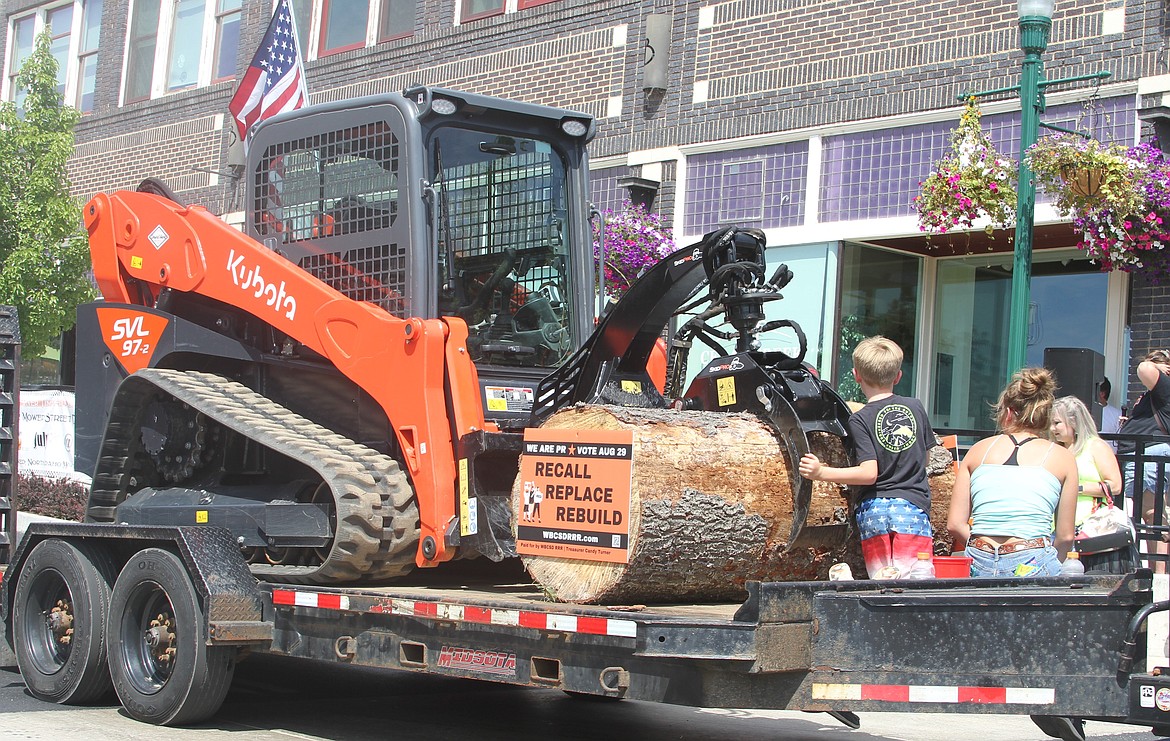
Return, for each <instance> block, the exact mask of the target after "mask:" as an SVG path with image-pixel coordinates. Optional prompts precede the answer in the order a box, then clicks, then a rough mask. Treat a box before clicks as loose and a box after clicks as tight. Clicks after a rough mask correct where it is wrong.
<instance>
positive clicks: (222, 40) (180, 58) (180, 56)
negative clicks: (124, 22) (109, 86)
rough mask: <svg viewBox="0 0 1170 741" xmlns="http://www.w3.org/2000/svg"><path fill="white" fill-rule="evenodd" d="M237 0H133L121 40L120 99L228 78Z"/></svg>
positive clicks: (235, 46)
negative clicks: (122, 74) (123, 74)
mask: <svg viewBox="0 0 1170 741" xmlns="http://www.w3.org/2000/svg"><path fill="white" fill-rule="evenodd" d="M240 6H241V0H135V2H134V5H133V8H132V9H131V15H130V19H131V20H130V32H129V37H128V39H127V43H126V79H125V83H124V90H125V93H124V95H123V98H124V100H125V102H127V103H131V102H135V101H139V100H147V99H149V98H157V97H159V96H162V95H165V94H166V93H171V92H176V91H179V90H189V89H191V88H195V87H201V86H204V85H209V84H211V83H212V82H215V81H218V80H223V79H227V78H230V77H233V76H234V75H235V72H236V54H237V52H238V51H239V45H240Z"/></svg>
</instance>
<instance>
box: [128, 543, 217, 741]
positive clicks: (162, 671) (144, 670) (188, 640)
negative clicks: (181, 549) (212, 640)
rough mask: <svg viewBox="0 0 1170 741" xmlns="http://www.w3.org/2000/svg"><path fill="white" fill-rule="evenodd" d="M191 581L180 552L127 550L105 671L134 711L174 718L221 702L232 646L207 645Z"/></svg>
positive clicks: (192, 718) (203, 713) (202, 715)
mask: <svg viewBox="0 0 1170 741" xmlns="http://www.w3.org/2000/svg"><path fill="white" fill-rule="evenodd" d="M203 622H204V615H203V611H202V609H201V608H200V606H199V599H198V597H197V596H196V594H195V587H194V586H193V585H192V584H191V579H190V578H189V577H188V576H187V572H186V569H184V567H183V563H182V561H180V560H179V558H178V557H177V556H175V555H174V554H172V553H170V552H169V551H164V550H162V549H159V548H147V549H145V550H142V551H139V552H138V553H136V554H135V555H134V557H133V558H131V559H130V560H129V561H128V562H127V563H126V566H125V567H123V569H122V573H121V574H119V575H118V580H117V581H116V582H115V583H114V591H113V594H112V596H111V598H110V621H109V625H108V629H107V637H106V640H107V642H108V643H109V645H110V646H111V647H112V649H111V651H110V676H111V678H112V679H113V682H114V690H115V691H116V692H117V693H118V699H119V700H121V702H122V706H123V707H124V708H126V712H128V713H129V714H130V715H131V717H133V718H134V719H136V720H140V721H143V722H145V723H153V724H155V725H170V726H177V725H183V724H189V723H195V722H198V721H201V720H204V719H206V718H208V717H210V716H212V715H213V714H215V712H216V711H217V710H219V707H220V705H222V704H223V700H224V697H225V696H226V695H227V691H228V688H229V687H230V686H231V680H232V674H234V673H235V649H234V648H232V647H230V646H208V645H207V644H206V642H205V641H204V640H203Z"/></svg>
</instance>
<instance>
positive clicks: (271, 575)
mask: <svg viewBox="0 0 1170 741" xmlns="http://www.w3.org/2000/svg"><path fill="white" fill-rule="evenodd" d="M594 131H595V123H594V121H593V119H592V118H591V117H590V116H588V115H584V114H580V113H575V112H571V111H566V110H561V109H556V108H549V107H544V106H537V105H531V104H524V103H515V102H508V101H503V100H498V99H493V98H488V97H483V96H478V95H471V94H466V93H458V92H454V91H450V90H443V89H436V88H423V87H419V88H413V89H409V90H407V91H405V92H404V93H403V94H401V95H397V94H394V95H384V96H375V97H369V98H363V99H359V100H350V101H344V102H338V103H330V104H325V105H319V106H314V107H311V108H307V109H302V110H299V111H295V112H292V113H289V114H284V115H281V116H277V117H275V118H272V119H270V120H268V121H265V122H263V123H262V124H260V125H258V126H257V127H256V129H255V130H254V132H253V135H252V137H251V138H250V140H249V158H248V163H247V166H246V172H245V176H246V178H247V180H246V183H247V185H246V209H245V225H244V232H243V233H240V232H239V231H237V230H235V229H233V228H231V227H229V226H228V225H227V224H225V223H224V222H223V221H221V220H220V219H218V218H216V217H215V216H213V215H211V214H210V213H208V212H207V211H206V210H204V209H202V208H200V207H198V206H190V207H188V206H185V205H182V204H180V203H178V202H176V200H175V199H174V197H173V196H172V195H171V194H170V193H169V192H168V191H167V189H166V188H165V186H163V185H161V184H159V183H154V182H151V181H148V182H147V183H145V184H144V185H143V187H142V188H140V189H139V191H138V192H117V193H113V194H103V195H98V196H96V197H95V198H93V199H92V200H91V201H90V202H89V203H88V204H87V205H86V207H85V222H86V225H87V228H88V230H89V233H90V241H91V251H92V256H93V264H94V274H95V277H96V279H97V282H98V285H99V286H100V288H101V291H102V294H103V296H104V298H105V300H104V301H103V302H98V303H94V304H90V305H87V306H85V307H82V309H81V310H80V311H79V316H78V328H79V331H78V337H79V338H80V339H79V342H80V343H81V345H80V347H79V349H78V357H79V359H80V362H81V363H82V364H83V365H84V367H82V368H80V369H79V372H78V374H77V378H78V381H77V399H78V413H77V463H78V468H79V470H82V471H86V472H90V473H92V475H93V488H92V493H91V498H90V502H89V506H88V510H87V518H88V520H89V521H92V522H115V523H119V524H130V525H165V524H208V525H217V526H221V527H224V528H226V529H227V530H229V531H230V532H231V533H232V536H233V537H234V538H235V540H236V542H237V543H238V545H239V546H240V548H241V549H242V550H243V551H244V553H245V554H246V557H247V559H248V561H249V562H250V563H251V564H253V569H254V572H255V573H257V574H259V575H262V576H264V578H267V579H270V580H276V581H286V582H295V583H308V584H331V583H337V582H345V581H355V580H359V579H373V580H378V579H387V578H393V577H396V576H399V575H401V574H403V573H405V572H406V571H408V570H410V569H411V568H412V567H414V566H416V565H418V566H434V565H437V564H440V563H443V562H446V561H449V560H451V559H453V558H457V557H467V556H475V555H486V556H488V557H489V558H491V559H493V560H500V559H502V558H504V557H506V556H512V555H515V548H514V544H513V543H512V535H511V532H512V527H511V517H512V509H511V506H510V498H511V486H512V481H513V479H514V478H515V475H516V471H517V460H518V457H519V454H520V445H519V438H520V434H519V433H520V432H521V431H522V430H523V429H524V428H525V427H526V426H529V425H531V424H534V423H537V422H539V421H540V420H541V419H543V418H544V417H546V416H547V415H548V414H549V413H550V412H551V411H553V410H555V409H557V408H559V407H561V406H564V405H566V404H570V403H574V402H580V401H600V402H605V403H618V404H625V405H636V406H667V405H668V404H671V403H674V404H676V405H677V406H679V407H681V408H686V409H716V410H719V411H742V410H751V411H756V412H758V413H760V414H761V415H763V416H765V417H766V418H768V419H769V420H770V421H771V422H772V423H773V424H774V426H775V427H776V429H777V430H778V431H779V433H780V435H781V436H782V438H783V439H784V441H785V442H786V443H787V446H788V449H789V451H790V453H791V454H793V455H797V454H799V453H800V452H802V451H804V450H806V449H807V442H806V439H805V432H806V431H810V430H821V431H827V432H831V433H833V434H836V435H840V436H845V434H846V433H845V428H844V426H843V424H842V420H843V419H844V417H845V416H846V415H847V411H846V410H845V408H844V405H843V404H842V403H841V401H840V399H838V398H837V397H836V395H835V394H833V393H832V391H831V390H829V389H828V388H827V387H825V386H824V384H822V383H821V382H820V381H819V380H818V379H817V377H816V376H815V374H813V373H812V372H811V370H810V369H809V367H808V366H807V365H806V364H804V363H803V362H802V356H803V336H802V335H799V328H796V327H794V326H793V325H792V323H791V322H771V323H762V322H763V319H764V314H763V305H764V303H765V302H767V301H771V300H773V299H776V298H779V293H778V291H779V288H780V287H782V286H783V284H784V283H786V282H787V280H789V279H790V278H791V273H789V272H788V271H787V270H786V269H785V268H783V267H782V269H780V270H778V271H776V273H775V274H774V275H773V276H772V277H771V279H769V280H765V277H764V261H763V252H764V248H763V235H762V234H761V233H758V232H752V231H750V230H749V231H741V230H737V229H733V228H729V229H725V230H722V231H720V232H717V233H713V234H711V235H709V236H708V238H707V239H705V240H704V241H703V242H701V243H700V244H698V245H695V246H694V247H692V248H687V249H685V250H680V251H679V252H678V253H676V255H674V256H672V257H671V258H670V259H668V260H664V261H663V262H662V263H660V264H659V266H658V267H656V268H655V269H654V270H652V271H650V272H649V273H648V274H647V275H646V276H644V277H643V279H642V281H641V282H640V283H639V284H638V286H637V287H636V289H635V290H632V291H631V292H630V295H629V296H628V297H627V298H626V299H625V300H623V301H622V302H620V303H619V304H618V306H617V307H616V308H615V309H614V310H613V311H612V312H610V313H609V314H608V315H607V316H606V317H604V318H603V319H602V321H601V322H600V323H598V325H597V327H596V329H595V328H594V317H593V315H592V312H591V307H592V306H593V305H594V300H593V296H594V295H595V291H596V287H595V285H594V280H593V278H594V275H595V269H594V261H593V248H592V236H591V231H590V224H589V216H588V208H587V203H588V199H587V192H588V189H587V174H588V170H587V164H586V162H587V159H586V145H587V143H588V142H589V140H590V139H591V138H592V136H593V134H594ZM684 305H687V306H684ZM700 305H705V306H706V308H705V309H704V310H703V311H702V312H701V313H700V314H699V316H698V317H696V318H695V319H693V320H692V321H691V322H690V323H688V324H687V325H686V327H685V328H684V329H683V330H682V331H680V333H679V335H680V341H679V342H678V343H677V349H678V352H676V353H675V357H674V362H673V364H672V378H673V380H672V384H671V387H670V388H669V389H668V393H667V396H664V395H662V394H661V393H659V391H658V389H656V388H655V387H654V386H653V385H652V384H651V383H650V378H649V376H648V375H647V371H646V368H647V364H648V362H649V360H650V357H651V355H652V354H653V353H652V350H653V347H654V344H655V342H656V341H657V340H658V339H659V337H660V336H661V334H662V332H663V329H664V328H665V327H666V326H667V323H668V322H669V320H670V318H671V316H672V315H674V314H675V312H676V311H678V310H679V309H680V307H681V308H694V307H696V306H700ZM716 319H718V320H726V323H727V325H728V326H727V328H726V329H725V330H719V329H716V328H715V327H713V326H712V325H711V324H709V322H713V321H714V320H716ZM780 326H788V327H792V328H793V329H794V330H795V331H796V333H797V334H798V335H799V341H800V345H801V349H800V352H799V353H797V354H796V355H795V356H792V357H790V356H788V355H784V354H783V353H776V352H763V351H760V349H759V344H758V339H757V338H758V335H759V333H760V332H762V331H767V330H771V329H775V328H777V327H780ZM694 337H699V338H700V339H704V340H705V341H707V342H708V344H712V343H714V344H713V346H716V347H719V345H718V343H717V342H715V340H717V339H724V340H732V341H734V343H735V347H734V350H730V349H729V350H726V351H724V352H722V353H721V354H725V355H727V356H728V358H727V362H726V363H724V364H722V365H719V366H718V367H720V368H722V370H721V371H720V372H719V373H705V374H700V376H701V377H700V379H699V380H697V381H696V382H695V385H694V386H692V387H691V388H690V389H688V390H687V391H686V392H685V393H684V392H683V390H682V388H681V385H682V382H683V380H684V378H685V353H684V352H683V349H685V347H688V346H689V343H690V340H691V339H693V338H694ZM574 353H575V354H574ZM717 365H718V364H717ZM713 367H715V366H713ZM716 376H722V377H728V376H737V377H745V378H750V379H751V384H752V388H753V389H757V390H756V391H755V393H753V394H751V395H750V396H745V398H742V399H741V400H740V401H739V402H738V403H735V404H730V405H729V404H727V403H716V400H715V396H716V394H715V392H714V389H715V386H716V384H717V382H719V381H720V379H719V378H717V377H716ZM631 379H633V380H635V381H638V383H637V384H635V385H633V386H630V385H626V386H622V385H621V382H622V381H623V380H627V381H629V380H631ZM643 380H644V381H645V383H641V381H643ZM630 388H634V389H637V390H636V392H634V393H630V391H629V389H630ZM668 397H669V398H668ZM674 397H685V399H681V400H679V401H675V400H674ZM790 470H795V465H792V466H790ZM793 479H794V481H793V484H794V487H793V488H794V491H795V492H796V510H797V515H798V516H797V517H796V518H794V524H793V538H795V537H796V535H797V534H798V533H799V530H800V527H801V524H802V523H803V518H804V515H803V512H802V509H801V508H802V507H803V511H807V507H808V499H809V496H810V494H809V491H810V490H809V487H808V483H807V482H805V481H803V480H802V479H800V477H799V476H796V475H795V474H793Z"/></svg>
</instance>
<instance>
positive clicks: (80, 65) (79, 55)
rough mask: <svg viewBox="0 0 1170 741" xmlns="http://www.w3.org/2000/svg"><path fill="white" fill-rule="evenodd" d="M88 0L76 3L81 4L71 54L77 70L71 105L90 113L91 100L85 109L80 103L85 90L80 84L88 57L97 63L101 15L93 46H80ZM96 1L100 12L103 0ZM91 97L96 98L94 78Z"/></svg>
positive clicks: (95, 81)
mask: <svg viewBox="0 0 1170 741" xmlns="http://www.w3.org/2000/svg"><path fill="white" fill-rule="evenodd" d="M90 2H91V0H82V1H81V2H80V3H78V4H79V5H80V6H81V18H80V20H79V22H78V24H77V51H76V53H75V54H74V55H73V59H74V61H75V62H76V65H75V66H76V70H77V72H76V74H77V79H76V83H75V85H74V91H73V107H74V108H76V109H77V110H79V111H81V112H82V113H92V112H93V109H94V106H93V102H92V101H91V104H90V107H89V109H86V108H84V107H83V106H82V104H81V101H82V97H83V96H84V95H85V90H84V88H83V87H82V85H83V83H84V82H85V75H84V72H85V65H86V63H87V62H88V61H89V58H90V57H93V58H94V64H95V65H96V64H97V57H98V52H99V51H100V47H101V35H102V19H101V15H99V16H98V19H97V26H96V28H97V33H96V34H95V37H94V42H93V47H92V48H88V49H87V48H83V47H82V43H83V41H84V36H85V28H86V21H87V20H88V19H89V10H90ZM98 2H99V3H100V4H101V12H102V13H104V12H105V9H106V3H105V0H98ZM94 75H95V78H96V75H97V69H96V68H95V69H94ZM93 97H94V99H95V100H96V98H97V80H96V79H95V80H94V90H93Z"/></svg>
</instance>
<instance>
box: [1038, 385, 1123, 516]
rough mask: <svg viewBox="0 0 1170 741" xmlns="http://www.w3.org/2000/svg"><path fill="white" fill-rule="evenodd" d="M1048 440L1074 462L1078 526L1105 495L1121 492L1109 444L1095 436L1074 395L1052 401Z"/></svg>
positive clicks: (1085, 410) (1118, 471) (1118, 470)
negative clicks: (1070, 456) (1064, 450)
mask: <svg viewBox="0 0 1170 741" xmlns="http://www.w3.org/2000/svg"><path fill="white" fill-rule="evenodd" d="M1054 411H1055V413H1054V414H1053V416H1052V437H1053V439H1054V440H1056V442H1058V443H1060V444H1061V445H1063V446H1064V447H1066V448H1068V449H1069V450H1070V451H1072V454H1073V456H1074V457H1076V461H1077V508H1076V515H1075V516H1074V518H1073V524H1074V525H1075V526H1076V527H1078V528H1079V527H1080V526H1081V523H1082V522H1084V521H1085V518H1086V517H1088V516H1089V514H1090V513H1092V511H1093V510H1094V509H1096V508H1097V507H1098V506H1099V505H1100V504H1101V503H1102V502H1103V501H1104V500H1105V498H1106V496H1108V497H1109V498H1112V497H1113V496H1114V495H1116V494H1120V493H1121V466H1119V465H1118V464H1117V456H1116V455H1114V454H1113V448H1111V447H1109V443H1107V442H1105V441H1104V440H1102V439H1101V437H1100V436H1099V435H1098V434H1097V427H1096V425H1095V424H1093V417H1092V415H1090V414H1089V408H1088V407H1086V406H1085V403H1084V402H1083V401H1081V400H1080V399H1078V398H1077V397H1075V396H1062V397H1061V398H1059V399H1057V400H1056V404H1055V407H1054Z"/></svg>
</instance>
